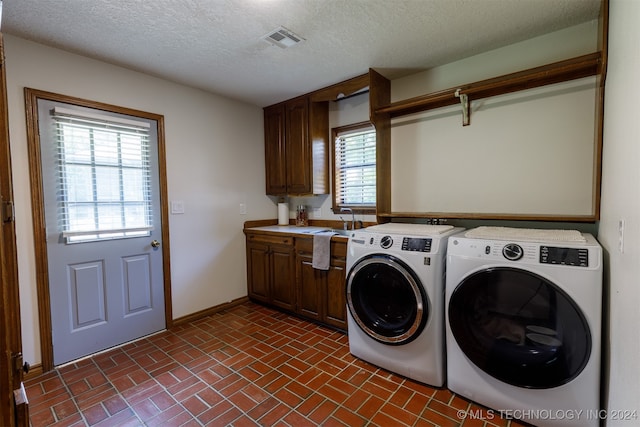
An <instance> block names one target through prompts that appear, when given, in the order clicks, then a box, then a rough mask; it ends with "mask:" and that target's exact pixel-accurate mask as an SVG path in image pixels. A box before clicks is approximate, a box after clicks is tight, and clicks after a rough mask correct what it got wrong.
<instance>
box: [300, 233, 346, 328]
mask: <svg viewBox="0 0 640 427" xmlns="http://www.w3.org/2000/svg"><path fill="white" fill-rule="evenodd" d="M346 254H347V243H346V242H339V241H332V242H331V262H330V267H329V270H318V269H315V268H313V264H312V261H313V239H312V238H311V239H308V238H301V239H296V279H297V280H296V282H297V284H296V287H297V294H298V309H297V312H298V313H299V314H300V315H302V316H305V317H307V318H310V319H313V320H317V321H319V322H322V323H325V324H327V325H331V326H334V327H336V328H339V329H344V330H346V329H347V312H346V298H345V274H346V272H345V267H346Z"/></svg>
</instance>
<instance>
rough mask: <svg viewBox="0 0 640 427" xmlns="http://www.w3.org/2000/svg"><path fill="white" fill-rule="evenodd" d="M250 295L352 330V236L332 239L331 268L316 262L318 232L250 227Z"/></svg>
mask: <svg viewBox="0 0 640 427" xmlns="http://www.w3.org/2000/svg"><path fill="white" fill-rule="evenodd" d="M245 234H246V238H247V286H248V290H247V292H248V295H249V298H251V299H253V300H255V301H259V302H263V303H266V304H270V305H273V306H276V307H279V308H282V309H284V310H287V311H291V312H294V313H297V314H299V315H300V316H302V317H305V318H307V319H310V320H314V321H317V322H320V323H323V324H326V325H328V326H332V327H335V328H338V329H342V330H345V331H346V330H347V311H346V297H345V279H346V277H345V275H346V272H345V268H346V259H347V242H346V241H339V240H335V239H334V240H332V241H331V262H330V268H329V270H317V269H315V268H313V264H312V261H313V237H302V238H298V237H296V238H294V237H293V236H292V235H288V234H284V233H283V234H282V236H279V235H271V234H270V235H266V234H260V233H252V232H250V231H245Z"/></svg>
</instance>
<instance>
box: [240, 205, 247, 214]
mask: <svg viewBox="0 0 640 427" xmlns="http://www.w3.org/2000/svg"><path fill="white" fill-rule="evenodd" d="M246 214H247V204H246V203H240V215H246Z"/></svg>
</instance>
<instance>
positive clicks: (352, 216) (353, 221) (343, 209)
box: [340, 208, 356, 230]
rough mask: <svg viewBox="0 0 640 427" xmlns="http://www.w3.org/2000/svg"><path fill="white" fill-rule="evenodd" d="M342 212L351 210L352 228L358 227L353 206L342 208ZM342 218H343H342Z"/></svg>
mask: <svg viewBox="0 0 640 427" xmlns="http://www.w3.org/2000/svg"><path fill="white" fill-rule="evenodd" d="M340 212H351V229H352V230H355V229H356V215H355V214H354V213H353V209H351V208H341V209H340ZM340 219H342V218H340Z"/></svg>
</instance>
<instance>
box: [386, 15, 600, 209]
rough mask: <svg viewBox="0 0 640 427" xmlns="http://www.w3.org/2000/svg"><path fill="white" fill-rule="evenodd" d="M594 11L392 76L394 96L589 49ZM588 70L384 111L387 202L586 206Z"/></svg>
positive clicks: (590, 119)
mask: <svg viewBox="0 0 640 427" xmlns="http://www.w3.org/2000/svg"><path fill="white" fill-rule="evenodd" d="M597 35H598V23H597V21H590V22H587V23H584V24H580V25H576V26H574V27H570V28H567V29H563V30H560V31H556V32H553V33H550V34H546V35H544V36H540V37H536V38H533V39H530V40H526V41H523V42H519V43H515V44H512V45H509V46H506V47H503V48H500V49H496V50H493V51H489V52H485V53H482V54H478V55H475V56H473V57H469V58H466V59H463V60H460V61H456V62H453V63H450V64H446V65H443V66H441V67H436V68H433V69H430V70H427V71H424V72H421V73H418V74H414V75H411V76H407V77H404V78H400V79H396V80H393V81H392V82H391V98H392V100H394V101H398V100H402V99H408V98H412V97H416V96H419V95H424V94H428V93H433V92H437V91H440V90H444V89H448V88H451V87H456V86H457V85H464V84H468V83H472V82H477V81H481V80H484V79H488V78H493V77H497V76H500V75H505V74H509V73H513V72H517V71H522V70H525V69H528V68H533V67H537V66H541V65H545V64H550V63H553V62H557V61H560V60H565V59H569V58H573V57H577V56H580V55H585V54H590V53H593V52H595V51H597V49H598V47H597ZM595 87H596V86H595V78H594V77H590V78H585V79H579V80H574V81H570V82H564V83H559V84H555V85H548V86H544V87H541V88H536V89H530V90H526V91H520V92H516V93H511V94H505V95H501V96H495V97H491V98H487V99H482V100H473V99H471V118H470V125H469V126H462V111H461V108H460V105H454V106H450V107H446V108H439V109H435V110H431V111H427V112H424V113H419V114H412V115H407V116H403V117H401V118H397V119H394V120H392V125H391V209H392V211H393V212H460V213H493V212H500V213H505V214H538V215H545V214H554V215H560V216H562V215H593V214H594V213H595V212H594V210H593V200H592V194H593V186H592V183H593V166H594V157H595V156H594V154H595V149H594V143H595V136H594V129H595V104H596V102H595V101H596V96H595Z"/></svg>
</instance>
